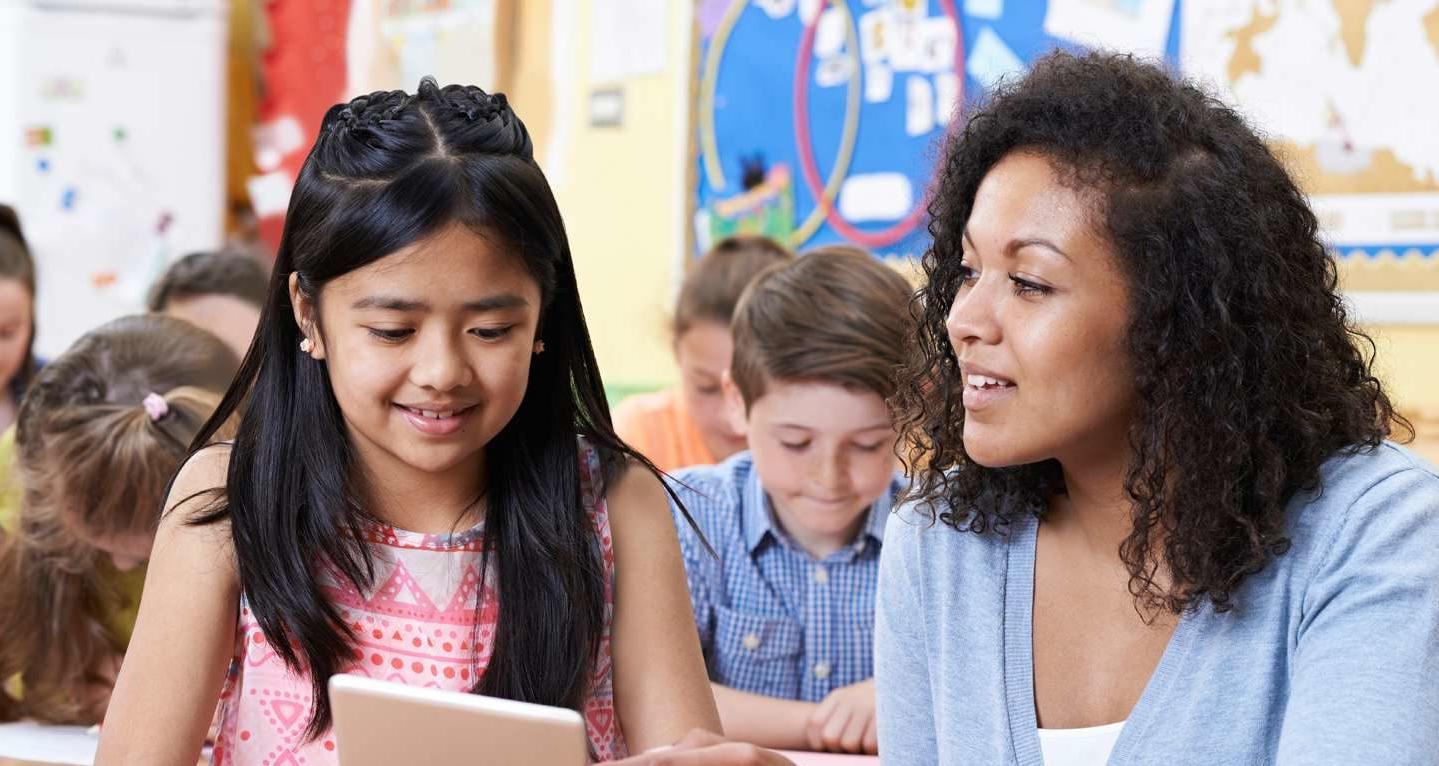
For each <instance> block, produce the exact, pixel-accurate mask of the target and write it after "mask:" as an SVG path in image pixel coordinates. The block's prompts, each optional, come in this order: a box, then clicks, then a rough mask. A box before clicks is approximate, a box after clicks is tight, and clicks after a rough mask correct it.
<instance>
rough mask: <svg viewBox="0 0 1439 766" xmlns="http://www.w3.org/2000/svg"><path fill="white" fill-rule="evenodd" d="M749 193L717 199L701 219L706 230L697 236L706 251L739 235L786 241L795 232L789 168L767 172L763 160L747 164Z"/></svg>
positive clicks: (745, 169) (747, 188) (746, 176)
mask: <svg viewBox="0 0 1439 766" xmlns="http://www.w3.org/2000/svg"><path fill="white" fill-rule="evenodd" d="M743 183H744V185H745V187H746V189H745V191H744V192H742V193H740V194H737V195H735V196H733V197H729V198H725V199H717V200H715V201H714V203H713V204H712V205H710V207H709V209H708V210H707V211H704V212H705V213H706V214H705V215H703V216H700V217H699V220H700V221H701V222H703V223H704V224H705V225H704V229H703V230H701V231H698V232H696V233H697V234H698V235H699V236H698V239H699V240H700V242H701V243H702V245H703V247H704V248H705V249H709V247H710V245H711V244H712V243H714V242H718V241H720V240H721V239H724V238H725V237H729V236H733V235H735V234H763V235H764V236H767V237H772V238H774V239H777V240H780V241H784V238H785V237H786V236H788V235H789V232H791V231H793V230H794V185H793V178H792V176H791V174H790V170H789V166H788V165H784V164H777V165H775V166H774V167H771V168H769V169H768V170H766V169H765V168H764V166H763V162H762V161H760V160H751V161H749V162H747V163H746V167H745V168H744V174H743Z"/></svg>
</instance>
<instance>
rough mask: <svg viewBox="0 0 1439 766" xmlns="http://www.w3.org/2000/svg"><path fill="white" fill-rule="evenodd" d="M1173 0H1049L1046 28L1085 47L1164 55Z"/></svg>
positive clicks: (1055, 34) (1151, 55)
mask: <svg viewBox="0 0 1439 766" xmlns="http://www.w3.org/2000/svg"><path fill="white" fill-rule="evenodd" d="M1211 1H1212V0H1211ZM1174 2H1175V0H1049V6H1048V7H1047V8H1046V10H1045V14H1044V31H1045V32H1046V33H1048V34H1050V35H1053V36H1055V37H1058V38H1061V39H1063V40H1068V41H1070V42H1072V43H1078V44H1080V45H1083V46H1085V47H1104V48H1109V49H1117V50H1122V51H1126V52H1129V53H1134V54H1136V55H1139V56H1146V57H1154V58H1157V57H1160V56H1163V55H1164V49H1165V44H1166V42H1167V41H1168V38H1169V21H1170V19H1171V18H1172V17H1173V16H1174Z"/></svg>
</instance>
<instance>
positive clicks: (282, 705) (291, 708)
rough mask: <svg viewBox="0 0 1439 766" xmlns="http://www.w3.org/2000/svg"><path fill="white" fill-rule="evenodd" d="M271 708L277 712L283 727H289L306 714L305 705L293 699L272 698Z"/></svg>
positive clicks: (276, 715) (277, 717) (276, 714)
mask: <svg viewBox="0 0 1439 766" xmlns="http://www.w3.org/2000/svg"><path fill="white" fill-rule="evenodd" d="M270 710H272V711H273V712H274V713H275V718H276V719H277V720H279V722H280V726H281V727H282V728H285V729H288V728H290V727H292V726H294V725H295V722H296V721H298V720H300V716H302V715H304V714H305V706H304V705H301V704H300V703H298V702H294V701H292V700H271V702H270Z"/></svg>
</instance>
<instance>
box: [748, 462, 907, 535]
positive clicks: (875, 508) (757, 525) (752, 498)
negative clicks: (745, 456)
mask: <svg viewBox="0 0 1439 766" xmlns="http://www.w3.org/2000/svg"><path fill="white" fill-rule="evenodd" d="M903 481H904V477H903V476H902V475H901V474H899V473H896V474H895V477H894V480H893V481H891V482H890V483H889V487H888V488H887V489H885V491H884V494H882V495H880V496H879V498H878V499H876V500H875V501H874V503H873V504H872V505H871V506H870V507H869V518H868V519H867V520H866V521H865V524H864V527H863V528H862V530H863V531H862V532H861V536H862V539H863V538H872V540H873V542H875V543H881V544H882V543H883V542H884V527H885V524H886V523H887V522H888V521H889V513H890V510H891V509H893V508H894V499H895V497H896V495H897V494H898V492H899V490H900V489H901V488H902V487H903ZM742 497H743V501H742V502H741V504H740V505H741V512H742V523H743V524H744V541H745V548H746V549H747V550H748V551H749V552H750V553H754V552H755V551H756V550H758V549H759V546H760V544H761V543H763V542H764V540H765V536H767V535H770V536H773V537H774V538H775V539H776V540H778V539H779V536H780V532H779V530H778V529H777V528H776V527H775V519H774V512H773V511H772V510H771V508H770V499H769V495H767V494H766V493H765V491H764V487H763V486H761V485H760V481H759V471H757V470H755V467H754V462H753V461H751V462H750V468H749V476H748V477H747V478H746V479H745V485H744V494H743V496H742ZM856 542H860V541H856Z"/></svg>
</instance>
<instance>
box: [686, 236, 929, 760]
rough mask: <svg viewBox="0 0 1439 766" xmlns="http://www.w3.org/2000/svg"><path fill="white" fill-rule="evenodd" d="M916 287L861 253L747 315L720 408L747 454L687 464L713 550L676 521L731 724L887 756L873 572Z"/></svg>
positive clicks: (896, 489) (810, 257)
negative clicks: (878, 728)
mask: <svg viewBox="0 0 1439 766" xmlns="http://www.w3.org/2000/svg"><path fill="white" fill-rule="evenodd" d="M909 296H910V288H909V285H908V284H907V283H906V282H905V280H904V279H903V278H902V277H901V276H900V275H899V274H897V273H896V272H895V271H894V270H893V269H891V268H889V267H888V266H885V265H884V264H883V263H881V262H879V261H878V260H876V259H875V258H874V257H873V256H871V255H869V254H868V253H865V252H864V251H862V250H859V249H857V248H851V247H828V248H820V249H818V250H815V251H814V252H812V253H809V254H807V255H805V256H803V257H801V258H799V259H798V260H796V261H794V262H792V263H789V264H784V265H781V266H777V267H774V268H772V269H770V270H769V271H766V272H764V273H762V274H761V275H760V276H758V277H756V279H755V281H754V283H752V284H751V285H750V286H749V288H748V289H747V290H746V291H745V293H744V296H743V297H742V298H741V299H740V303H739V306H738V307H737V308H736V310H735V315H734V321H733V324H732V327H731V329H732V330H733V334H734V357H733V361H732V362H731V367H730V370H729V372H728V373H726V374H725V376H724V377H723V379H722V383H721V385H722V387H723V389H724V398H725V406H726V408H727V410H728V411H729V414H730V417H731V419H732V420H733V422H734V425H735V427H736V429H737V430H739V431H740V432H741V433H744V434H745V436H746V439H747V442H748V445H749V450H748V451H745V452H741V453H739V454H737V455H734V456H732V457H731V458H729V459H728V460H726V461H724V462H723V463H720V464H719V465H715V466H699V467H695V468H688V469H684V470H682V471H679V472H677V473H676V474H675V482H674V487H675V489H676V491H677V492H678V494H679V496H680V498H681V500H682V501H683V502H684V504H685V507H686V508H688V509H689V511H690V513H691V514H692V515H693V516H694V519H695V521H696V522H697V524H698V525H699V527H700V529H701V531H702V532H703V534H704V536H705V539H707V540H708V541H709V543H710V544H711V545H712V546H713V547H714V549H715V552H716V554H717V556H716V555H710V553H709V552H708V551H706V550H705V547H704V544H703V543H702V542H701V541H700V538H699V536H698V535H696V534H695V532H694V530H692V529H691V528H690V526H689V525H688V524H686V523H679V524H677V526H678V529H679V535H680V547H681V550H682V551H683V553H684V558H685V568H686V570H687V573H688V577H689V587H690V600H691V602H692V605H693V607H694V614H695V623H696V625H697V626H698V628H699V633H700V642H701V644H702V645H703V648H704V654H705V662H706V664H707V665H708V667H709V673H710V681H711V682H712V686H713V687H714V693H715V701H716V702H717V703H718V705H719V711H720V718H721V719H722V721H723V724H724V729H725V733H726V734H727V735H728V736H730V737H731V738H733V739H737V740H743V741H748V742H753V743H755V744H758V745H762V746H766V747H776V748H783V749H814V750H835V751H844V752H867V753H875V752H877V741H876V735H875V718H874V679H873V675H874V663H873V647H872V637H873V632H874V596H875V584H876V581H877V576H878V572H879V549H880V545H881V544H882V538H883V535H884V524H885V520H886V518H887V517H888V515H889V511H890V507H891V504H892V503H893V502H894V500H895V498H896V496H897V495H898V494H899V493H901V492H902V491H903V489H904V479H903V476H902V475H900V474H899V473H898V472H897V471H896V470H895V469H896V466H897V461H896V459H895V454H894V449H895V441H896V433H895V428H894V421H893V418H892V416H891V414H890V411H889V408H888V407H887V406H886V404H885V400H886V399H887V398H888V397H889V396H890V394H891V393H893V391H894V385H895V383H894V375H895V368H896V367H897V366H898V365H899V363H900V361H901V356H902V349H903V348H904V343H905V336H906V334H907V332H908V329H909V325H910V319H909V317H910V314H909V309H908V303H909Z"/></svg>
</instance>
